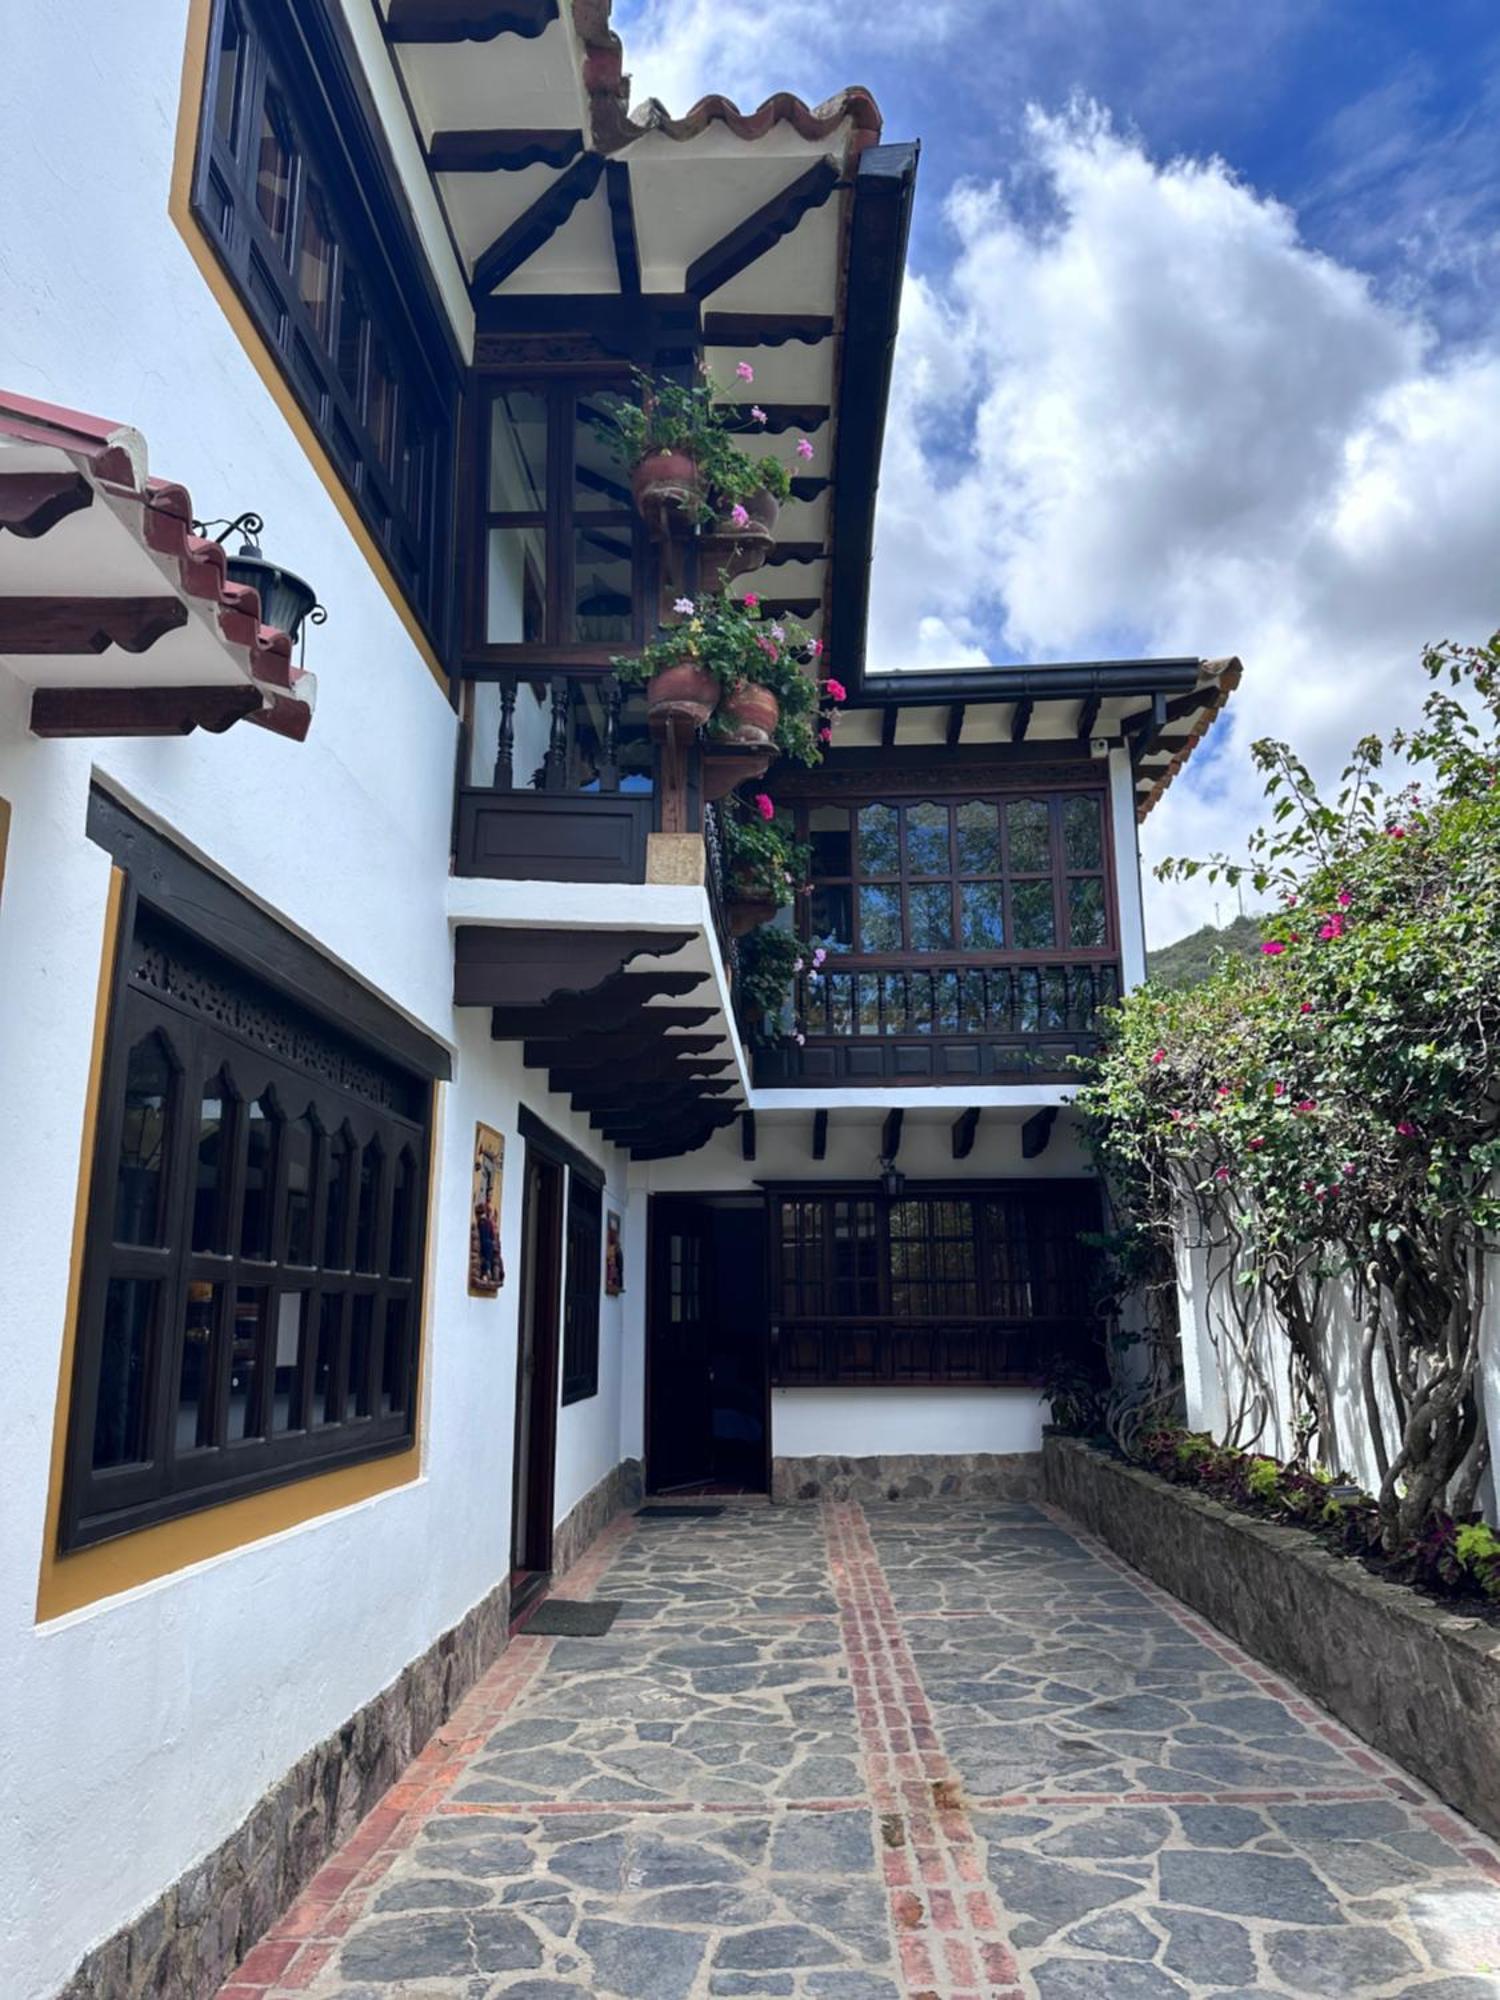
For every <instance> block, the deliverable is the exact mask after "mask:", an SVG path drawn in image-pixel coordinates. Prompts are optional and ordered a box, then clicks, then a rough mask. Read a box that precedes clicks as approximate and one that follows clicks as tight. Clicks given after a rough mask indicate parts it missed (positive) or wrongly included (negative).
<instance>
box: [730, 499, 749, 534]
mask: <svg viewBox="0 0 1500 2000" xmlns="http://www.w3.org/2000/svg"><path fill="white" fill-rule="evenodd" d="M729 518H730V520H731V521H733V523H734V525H735V526H736V527H737V528H748V527H749V525H750V515H749V512H748V510H747V509H746V508H744V507H742V506H741V505H740V503H739V501H738V500H736V501H735V503H734V505H733V506H732V507H731V508H730V510H729Z"/></svg>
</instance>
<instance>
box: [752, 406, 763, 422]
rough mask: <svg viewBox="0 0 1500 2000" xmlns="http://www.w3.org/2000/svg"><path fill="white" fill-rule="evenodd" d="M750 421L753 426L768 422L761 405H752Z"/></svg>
mask: <svg viewBox="0 0 1500 2000" xmlns="http://www.w3.org/2000/svg"><path fill="white" fill-rule="evenodd" d="M750 421H751V423H752V424H763V423H764V422H765V421H766V413H765V411H764V410H763V409H762V408H761V406H760V404H759V403H752V404H751V405H750Z"/></svg>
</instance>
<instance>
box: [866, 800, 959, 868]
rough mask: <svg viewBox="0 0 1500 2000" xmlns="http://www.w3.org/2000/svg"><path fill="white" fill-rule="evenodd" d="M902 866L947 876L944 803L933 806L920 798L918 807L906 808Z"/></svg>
mask: <svg viewBox="0 0 1500 2000" xmlns="http://www.w3.org/2000/svg"><path fill="white" fill-rule="evenodd" d="M906 865H907V867H908V868H909V869H910V870H911V872H912V874H913V875H947V874H950V873H951V872H952V868H953V857H952V855H951V853H950V851H949V846H948V808H947V807H946V806H939V805H933V804H931V803H930V802H928V801H925V800H924V802H923V803H922V804H921V805H919V806H908V807H907V809H906ZM866 872H868V871H866Z"/></svg>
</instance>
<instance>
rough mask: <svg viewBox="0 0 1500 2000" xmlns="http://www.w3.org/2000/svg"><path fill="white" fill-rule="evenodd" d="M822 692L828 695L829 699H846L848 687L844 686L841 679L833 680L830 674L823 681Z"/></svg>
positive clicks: (847, 697)
mask: <svg viewBox="0 0 1500 2000" xmlns="http://www.w3.org/2000/svg"><path fill="white" fill-rule="evenodd" d="M823 692H824V693H825V694H826V695H827V696H828V699H829V700H830V701H847V700H848V699H849V690H848V688H846V687H845V686H844V683H843V682H842V681H836V680H834V679H833V677H832V676H831V675H830V676H829V678H828V679H827V680H826V681H824V683H823Z"/></svg>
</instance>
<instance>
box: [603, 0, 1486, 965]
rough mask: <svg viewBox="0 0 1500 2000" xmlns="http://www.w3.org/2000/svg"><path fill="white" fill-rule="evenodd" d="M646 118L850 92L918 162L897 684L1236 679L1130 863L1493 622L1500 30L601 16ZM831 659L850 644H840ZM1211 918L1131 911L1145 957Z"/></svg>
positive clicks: (1024, 14) (887, 563) (726, 10)
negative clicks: (971, 676)
mask: <svg viewBox="0 0 1500 2000" xmlns="http://www.w3.org/2000/svg"><path fill="white" fill-rule="evenodd" d="M615 23H616V26H617V27H618V28H619V30H620V32H621V34H622V37H623V38H624V40H625V48H626V57H627V67H628V68H630V69H631V70H632V72H633V73H634V78H635V93H634V94H635V96H636V97H637V99H639V98H640V97H642V96H645V95H647V94H653V95H657V96H660V97H662V98H663V99H664V101H666V102H667V104H668V106H669V108H670V109H672V110H674V111H681V110H684V109H686V108H687V105H688V104H689V103H690V102H691V101H692V100H693V99H694V98H695V97H696V96H698V95H700V94H702V92H703V91H705V90H709V89H719V90H723V91H724V92H725V93H726V94H727V95H730V96H732V97H734V98H736V99H737V100H738V101H739V102H740V103H742V104H747V105H751V104H754V103H757V102H758V101H759V100H760V99H761V97H763V96H764V95H765V94H767V93H768V92H769V91H770V90H773V89H777V88H790V89H794V90H796V91H797V92H798V93H799V94H800V95H802V96H804V97H806V98H807V99H809V100H810V101H817V100H819V99H821V98H823V97H825V96H828V95H830V94H831V93H832V92H834V91H835V90H836V89H838V88H839V87H840V86H842V85H845V84H849V83H863V84H866V85H867V86H868V87H869V88H871V89H872V90H873V91H874V93H875V95H876V97H877V98H878V99H879V101H880V104H881V107H882V109H883V111H884V114H885V129H886V133H887V136H889V137H891V138H910V137H915V138H920V139H921V141H922V145H923V156H922V167H921V174H920V177H919V186H918V199H917V213H916V222H915V228H914V240H913V246H912V256H911V263H910V267H909V277H908V284H907V288H906V296H905V301H904V306H903V323H902V337H901V341H900V344H899V346H898V353H897V367H896V381H895V386H894V390H893V402H892V418H891V427H890V434H889V439H888V445H887V452H886V461H885V469H884V478H883V483H882V494H881V516H880V525H879V528H878V530H877V543H876V559H875V581H874V590H873V600H872V602H873V612H872V653H873V655H874V657H875V658H876V660H877V662H878V664H880V665H882V666H898V665H899V666H912V667H920V666H942V665H951V664H953V663H955V662H957V661H961V660H980V659H1013V658H1032V659H1037V660H1045V659H1049V658H1051V659H1059V658H1069V657H1084V656H1086V657H1098V656H1103V655H1108V654H1111V653H1113V654H1120V655H1123V654H1130V653H1134V652H1155V653H1169V652H1170V653H1175V652H1193V653H1199V654H1201V655H1203V656H1204V657H1209V658H1211V657H1217V656H1219V655H1222V654H1227V653H1235V654H1238V655H1239V656H1240V657H1241V658H1242V659H1243V660H1244V663H1245V679H1244V683H1243V685H1242V688H1241V691H1240V693H1239V694H1238V695H1237V696H1236V698H1235V701H1234V703H1233V704H1232V707H1231V711H1230V719H1229V721H1228V723H1227V725H1221V726H1220V729H1219V731H1218V732H1216V736H1215V739H1214V747H1213V754H1212V755H1210V756H1204V755H1201V754H1200V756H1199V758H1198V759H1195V761H1194V764H1193V765H1192V766H1191V767H1190V769H1189V773H1188V775H1187V776H1186V778H1185V779H1183V780H1179V782H1178V784H1177V785H1176V786H1174V788H1173V790H1172V793H1171V795H1170V799H1169V801H1168V803H1167V805H1165V806H1164V807H1163V808H1162V810H1161V811H1159V812H1158V813H1157V814H1156V815H1154V816H1153V819H1152V820H1151V822H1150V823H1149V826H1148V835H1147V852H1148V859H1151V858H1159V857H1160V855H1161V854H1162V853H1163V852H1167V851H1176V852H1184V851H1186V852H1199V851H1202V850H1203V849H1204V848H1206V847H1209V846H1216V845H1219V844H1222V843H1224V842H1228V843H1229V844H1231V845H1233V844H1234V841H1235V839H1236V837H1237V836H1238V835H1239V834H1241V833H1242V832H1243V831H1244V830H1247V829H1248V827H1249V826H1250V825H1251V824H1253V821H1254V818H1255V817H1256V816H1257V803H1258V801H1257V795H1256V791H1255V786H1254V782H1253V778H1252V774H1251V771H1250V766H1249V758H1248V745H1249V743H1250V742H1251V741H1252V740H1253V739H1254V738H1255V737H1256V736H1259V735H1262V734H1268V733H1274V734H1277V735H1285V736H1288V737H1289V738H1291V739H1292V740H1293V741H1294V742H1295V743H1296V745H1297V747H1298V748H1299V749H1300V750H1301V751H1303V752H1304V754H1306V755H1307V756H1308V758H1309V760H1310V761H1311V763H1312V764H1313V766H1314V768H1315V769H1316V770H1318V771H1320V772H1330V771H1332V770H1334V769H1336V768H1337V765H1338V762H1339V761H1340V759H1341V755H1342V752H1343V750H1344V749H1345V747H1346V746H1347V744H1348V743H1349V741H1350V740H1351V739H1352V737H1353V736H1354V735H1356V734H1358V733H1360V732H1361V731H1363V730H1365V729H1367V728H1371V727H1375V728H1379V727H1389V726H1391V725H1393V724H1394V723H1396V722H1397V721H1399V720H1403V719H1406V718H1407V717H1409V716H1410V715H1411V714H1412V713H1413V712H1414V710H1415V708H1416V706H1417V703H1418V702H1419V701H1420V697H1421V692H1422V684H1421V677H1420V673H1419V671H1418V667H1417V662H1418V659H1419V656H1420V649H1421V646H1422V644H1423V642H1424V641H1426V640H1429V639H1433V638H1437V637H1442V636H1453V637H1459V638H1480V637H1485V636H1487V635H1488V634H1489V632H1490V631H1491V630H1492V629H1493V628H1494V627H1495V626H1496V625H1500V589H1497V588H1496V572H1497V564H1496V553H1497V540H1500V538H1497V536H1496V533H1495V530H1494V526H1493V524H1494V523H1495V522H1496V521H1497V520H1500V330H1497V314H1496V306H1497V299H1500V173H1497V171H1496V167H1495V133H1496V131H1497V129H1500V117H1497V114H1500V7H1497V6H1496V5H1495V4H1494V0H1440V4H1436V5H1428V6H1425V7H1423V6H1418V5H1416V4H1408V3H1407V0H1402V4H1396V0H1328V4H1319V0H1252V4H1246V0H1233V4H1231V3H1230V0H1004V4H997V0H921V4H917V5H911V4H908V5H907V6H904V7H903V6H892V5H891V4H890V0H849V3H848V4H845V5H844V6H841V7H837V8H832V7H829V6H828V5H827V4H826V0H628V4H627V0H619V4H617V5H616V9H615ZM836 643H837V642H836V638H835V647H836ZM1204 914H1205V903H1204V901H1203V900H1202V899H1201V898H1200V899H1198V900H1195V899H1194V895H1193V894H1192V893H1191V892H1187V891H1184V890H1182V889H1179V888H1162V887H1153V889H1152V891H1151V896H1150V922H1151V927H1152V930H1153V932H1154V933H1155V935H1156V937H1157V938H1158V939H1165V938H1166V937H1168V936H1171V935H1173V934H1175V933H1176V932H1178V931H1180V930H1181V929H1183V928H1185V927H1186V926H1187V925H1189V924H1190V923H1192V922H1195V921H1198V920H1200V919H1201V917H1202V916H1203V915H1204Z"/></svg>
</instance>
